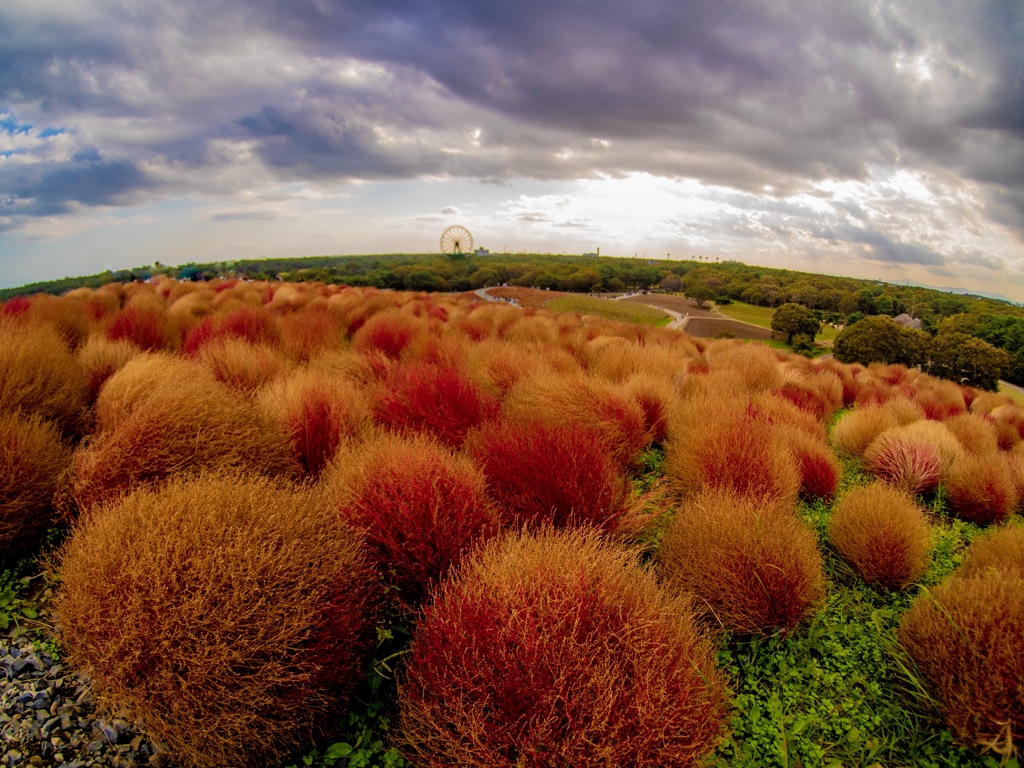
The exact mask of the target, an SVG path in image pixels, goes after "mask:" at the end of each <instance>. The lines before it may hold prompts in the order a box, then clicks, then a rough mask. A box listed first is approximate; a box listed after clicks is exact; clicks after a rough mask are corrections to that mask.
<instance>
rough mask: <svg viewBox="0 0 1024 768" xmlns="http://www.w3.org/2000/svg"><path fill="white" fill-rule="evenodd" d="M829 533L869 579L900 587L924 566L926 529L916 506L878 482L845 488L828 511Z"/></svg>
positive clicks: (927, 548) (928, 543)
mask: <svg viewBox="0 0 1024 768" xmlns="http://www.w3.org/2000/svg"><path fill="white" fill-rule="evenodd" d="M828 536H829V539H830V540H831V541H832V546H834V547H835V548H836V550H837V551H838V552H839V554H840V555H841V556H842V558H843V559H844V560H846V562H848V563H850V565H852V566H853V567H854V568H855V569H856V570H857V573H859V574H860V576H861V578H862V579H864V581H866V582H868V583H870V584H877V585H880V586H883V587H886V588H888V589H902V588H903V587H905V586H906V585H907V584H910V583H911V582H913V581H916V580H917V579H919V578H920V577H921V576H922V574H924V572H925V570H926V569H927V568H928V557H929V552H930V550H931V533H930V530H929V528H928V523H927V521H926V520H925V518H924V515H923V513H922V512H921V509H920V508H919V507H918V506H917V504H916V503H915V502H914V500H913V498H911V497H910V496H909V495H907V494H906V493H904V492H903V491H901V490H899V489H897V488H893V487H891V486H888V485H885V484H883V483H873V484H871V485H865V486H861V487H859V488H853V489H851V490H850V491H848V492H847V493H846V495H844V496H843V497H842V498H841V499H840V500H839V503H838V504H837V505H836V506H835V509H834V510H833V511H832V517H831V518H830V519H829V524H828Z"/></svg>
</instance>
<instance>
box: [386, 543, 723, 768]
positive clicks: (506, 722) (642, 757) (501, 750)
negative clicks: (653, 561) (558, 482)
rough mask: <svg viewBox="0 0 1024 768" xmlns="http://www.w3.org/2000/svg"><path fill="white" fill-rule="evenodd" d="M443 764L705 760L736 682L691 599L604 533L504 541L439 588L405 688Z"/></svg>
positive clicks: (424, 755)
mask: <svg viewBox="0 0 1024 768" xmlns="http://www.w3.org/2000/svg"><path fill="white" fill-rule="evenodd" d="M399 707H400V716H399V726H400V733H401V744H402V747H403V748H404V749H405V751H406V753H407V754H408V755H409V757H410V758H412V759H414V760H415V761H416V764H417V765H422V766H429V767H430V768H442V766H452V767H454V766H468V765H472V766H475V767H476V768H515V767H516V766H523V767H524V768H542V767H543V766H554V765H558V766H591V765H621V766H625V765H629V766H637V767H638V768H655V767H657V768H670V767H671V768H682V767H683V766H696V765H700V764H702V761H703V759H704V758H705V757H706V756H707V755H708V754H709V753H710V752H711V751H712V750H713V749H714V747H715V745H716V743H717V742H718V740H719V739H720V738H721V736H722V735H723V733H724V730H725V721H726V717H727V714H726V713H727V710H726V701H725V697H724V688H723V683H722V679H721V676H720V674H719V673H718V672H717V670H716V669H715V667H714V663H713V653H712V650H711V647H710V645H709V643H708V642H707V640H705V638H704V637H703V636H702V634H701V632H700V631H699V630H698V628H697V627H696V626H695V624H694V622H693V620H692V611H691V608H690V603H689V601H688V600H686V599H685V598H683V597H681V596H678V595H675V594H671V593H667V592H665V591H663V590H662V589H660V588H659V587H658V585H657V583H656V582H655V580H654V579H653V577H652V576H651V575H650V573H649V572H647V571H644V570H643V569H642V568H641V567H640V566H639V563H638V561H637V557H636V555H635V554H634V553H631V552H630V551H628V550H623V549H619V548H616V547H614V546H612V545H610V544H607V543H604V542H602V541H601V539H600V538H599V537H598V536H596V535H595V534H594V533H593V532H572V533H553V532H551V531H544V532H542V533H539V534H535V535H519V536H513V537H511V538H508V539H504V540H500V541H496V542H492V543H491V544H489V545H488V546H487V547H486V548H485V549H484V550H483V551H482V552H480V553H478V554H477V555H476V556H475V557H474V558H473V559H472V560H471V561H469V562H468V563H466V564H465V565H464V566H463V567H462V568H461V569H460V570H459V572H458V574H457V576H456V577H455V578H453V579H452V580H451V581H449V582H447V583H446V584H445V585H444V586H443V587H442V588H441V589H440V590H438V592H437V593H436V595H435V599H434V601H433V602H432V604H431V605H430V606H429V607H428V608H427V609H426V611H425V613H424V617H423V619H422V620H421V621H420V623H419V625H418V627H417V632H416V637H415V640H414V641H413V645H412V650H411V652H410V656H409V660H408V663H407V666H406V671H405V674H404V676H403V678H402V679H401V680H400V686H399Z"/></svg>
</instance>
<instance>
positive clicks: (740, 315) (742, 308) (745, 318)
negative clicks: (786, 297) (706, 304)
mask: <svg viewBox="0 0 1024 768" xmlns="http://www.w3.org/2000/svg"><path fill="white" fill-rule="evenodd" d="M717 306H718V311H719V312H721V313H722V314H723V315H725V316H726V317H730V318H732V319H733V320H739V321H740V322H743V323H750V324H751V325H757V326H760V327H761V328H771V327H772V317H773V316H774V315H775V310H774V309H772V308H771V307H758V306H756V305H754V304H745V303H744V302H742V301H734V302H733V303H732V304H724V305H717ZM839 333H840V331H839V330H838V329H836V328H833V327H832V326H831V325H823V326H822V328H821V332H820V333H819V334H818V335H817V336H815V337H814V340H815V341H816V342H818V343H819V344H821V343H823V344H825V345H826V346H829V347H831V346H832V344H833V343H835V340H836V336H838V335H839ZM776 349H786V350H788V349H789V347H788V346H783V347H776ZM1022 402H1024V401H1022Z"/></svg>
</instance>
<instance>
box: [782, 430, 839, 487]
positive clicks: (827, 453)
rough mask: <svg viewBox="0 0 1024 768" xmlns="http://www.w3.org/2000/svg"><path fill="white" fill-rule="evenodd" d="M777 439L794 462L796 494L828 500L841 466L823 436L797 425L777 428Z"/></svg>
mask: <svg viewBox="0 0 1024 768" xmlns="http://www.w3.org/2000/svg"><path fill="white" fill-rule="evenodd" d="M779 431H780V442H781V443H783V444H784V445H785V446H786V449H787V450H788V451H789V453H790V454H791V455H792V456H793V459H794V460H795V461H796V466H797V470H798V471H799V472H800V493H801V494H802V495H804V496H806V497H810V498H812V499H824V500H826V501H828V500H830V499H831V498H832V497H833V496H834V495H835V492H836V488H837V487H838V486H839V476H840V474H841V468H840V466H839V461H838V460H837V459H836V455H835V453H833V452H832V449H831V448H829V447H828V445H827V444H826V443H825V441H824V440H823V439H820V438H816V437H815V436H814V435H810V434H808V433H807V432H805V431H804V430H802V429H798V428H797V427H790V426H785V427H781V428H780V430H779Z"/></svg>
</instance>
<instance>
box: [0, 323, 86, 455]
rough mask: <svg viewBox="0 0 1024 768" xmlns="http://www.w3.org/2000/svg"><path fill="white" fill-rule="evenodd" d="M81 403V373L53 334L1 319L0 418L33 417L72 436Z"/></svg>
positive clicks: (82, 415) (83, 388)
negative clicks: (49, 421) (5, 415)
mask: <svg viewBox="0 0 1024 768" xmlns="http://www.w3.org/2000/svg"><path fill="white" fill-rule="evenodd" d="M86 397H87V395H86V385H85V379H84V377H83V376H82V371H81V370H80V369H79V367H78V363H77V361H76V360H75V358H74V356H72V354H71V353H70V352H69V351H68V348H67V347H66V346H65V345H64V342H63V341H62V340H61V338H60V336H59V335H58V334H57V332H56V331H55V330H53V329H52V328H50V327H48V326H45V325H38V324H35V323H27V322H20V321H18V320H9V319H5V318H0V413H10V412H13V411H23V412H25V413H34V414H37V415H39V416H41V417H42V418H44V419H52V420H53V421H55V422H57V424H58V425H59V426H60V428H61V430H62V431H63V432H64V433H65V434H69V435H73V434H77V433H78V432H80V430H81V429H82V426H83V424H84V421H85V408H86Z"/></svg>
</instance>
